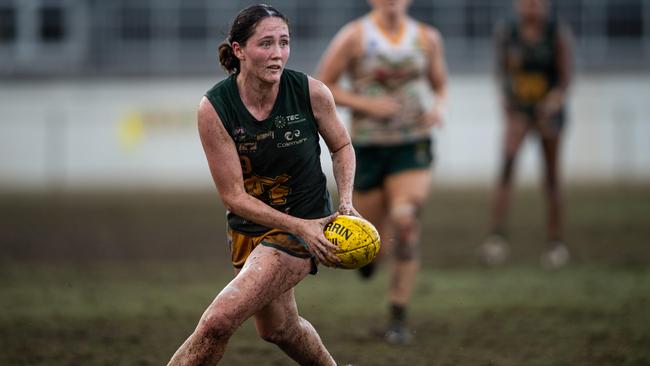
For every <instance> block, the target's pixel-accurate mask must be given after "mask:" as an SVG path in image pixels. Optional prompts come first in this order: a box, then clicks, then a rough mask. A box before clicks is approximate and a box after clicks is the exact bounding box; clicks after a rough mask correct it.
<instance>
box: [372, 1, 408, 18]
mask: <svg viewBox="0 0 650 366" xmlns="http://www.w3.org/2000/svg"><path fill="white" fill-rule="evenodd" d="M369 1H370V5H371V6H372V8H373V9H374V10H377V11H379V12H383V13H386V14H391V15H401V14H406V12H407V10H408V7H409V5H411V0H369Z"/></svg>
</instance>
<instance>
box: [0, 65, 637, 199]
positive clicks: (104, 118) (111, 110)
mask: <svg viewBox="0 0 650 366" xmlns="http://www.w3.org/2000/svg"><path fill="white" fill-rule="evenodd" d="M218 79H219V77H216V76H215V77H214V78H189V77H188V78H184V79H135V80H134V79H113V80H108V79H106V80H95V79H90V80H85V79H83V80H60V81H39V80H30V81H20V82H19V81H8V82H5V83H3V85H2V86H1V87H0V100H1V101H2V122H1V123H0V188H7V189H37V190H41V189H48V190H49V189H55V190H57V189H62V190H72V189H80V188H81V189H83V188H87V189H98V188H109V189H113V188H119V189H123V188H133V187H135V188H140V189H142V188H145V189H156V188H180V189H186V188H189V189H196V188H201V189H203V188H208V189H212V181H211V178H210V175H209V172H208V168H207V165H206V161H205V157H204V155H203V151H202V149H201V145H200V142H199V139H198V134H197V130H196V119H195V113H196V112H195V111H196V106H197V104H198V101H199V99H200V98H201V96H202V95H203V93H204V92H205V91H206V90H207V89H208V88H210V87H211V86H212V84H213V83H215V82H216V81H217V80H218ZM449 83H450V94H451V95H450V100H451V106H450V107H451V108H450V113H449V116H448V119H447V121H446V125H445V127H444V128H443V129H441V130H438V131H436V132H435V134H436V153H437V158H436V172H435V173H436V174H435V182H436V184H453V185H457V184H469V185H481V186H488V185H490V183H491V182H492V180H493V179H494V178H495V177H496V173H497V164H498V149H499V147H500V133H501V126H502V124H501V121H500V117H501V116H500V112H499V110H498V100H497V94H496V93H495V92H494V91H495V90H496V85H495V81H494V80H493V79H492V78H491V77H490V76H488V75H487V74H454V75H452V76H451V78H450V80H449ZM649 95H650V74H645V75H625V74H614V75H600V74H579V75H577V77H576V83H575V86H574V87H573V88H572V91H571V98H570V108H569V123H568V126H567V135H566V141H565V145H564V146H565V148H564V149H563V161H564V162H565V164H564V171H565V176H566V178H567V180H568V181H569V182H587V183H589V182H592V183H610V184H611V183H619V182H645V183H648V182H650V145H649V144H648V143H647V139H648V136H650V123H648V116H650V104H648V96H649ZM342 112H343V115H344V116H345V111H344V110H342ZM532 142H533V141H530V142H529V143H527V144H526V145H525V148H524V151H523V154H522V156H521V158H520V161H519V162H518V164H519V167H520V170H519V171H518V179H521V180H523V181H526V182H529V183H530V182H534V183H536V182H537V180H538V178H539V172H540V171H541V162H540V161H539V158H540V154H539V148H540V147H539V145H538V144H536V143H532ZM323 151H326V150H325V149H324V150H323ZM322 161H323V164H324V166H325V168H326V169H327V170H329V167H330V164H331V163H330V160H329V157H328V156H327V154H324V156H323V159H322ZM330 182H332V180H330Z"/></svg>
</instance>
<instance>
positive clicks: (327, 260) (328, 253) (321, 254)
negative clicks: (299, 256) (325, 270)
mask: <svg viewBox="0 0 650 366" xmlns="http://www.w3.org/2000/svg"><path fill="white" fill-rule="evenodd" d="M338 215H339V213H338V212H336V213H334V214H332V215H329V216H327V217H323V218H320V219H313V220H301V221H300V222H301V224H300V227H299V228H298V230H296V234H298V236H300V237H301V238H302V239H303V240H304V241H305V242H306V243H307V246H308V248H307V249H308V250H309V251H310V252H311V253H312V254H313V255H314V256H316V259H318V262H320V263H322V264H324V265H326V266H328V267H336V266H337V264H338V263H340V262H341V259H339V257H337V256H336V255H335V254H334V253H335V252H336V251H338V249H339V248H338V247H337V246H336V245H334V244H333V243H332V242H330V241H329V240H327V238H325V234H324V233H323V230H324V229H325V225H327V224H329V222H330V221H332V220H334V219H335V218H336V216H338Z"/></svg>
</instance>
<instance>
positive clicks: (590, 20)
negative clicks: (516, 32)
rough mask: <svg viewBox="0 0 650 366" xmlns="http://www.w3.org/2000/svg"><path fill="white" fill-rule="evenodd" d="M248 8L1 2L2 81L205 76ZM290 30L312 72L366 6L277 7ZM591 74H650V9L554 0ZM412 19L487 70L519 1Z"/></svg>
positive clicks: (425, 12)
mask: <svg viewBox="0 0 650 366" xmlns="http://www.w3.org/2000/svg"><path fill="white" fill-rule="evenodd" d="M248 4H249V2H248V1H232V0H231V1H225V0H222V1H216V0H113V1H101V0H0V76H5V77H11V76H31V75H115V74H151V75H169V74H184V75H186V74H201V73H208V72H213V71H215V70H216V69H217V68H218V66H217V59H216V49H217V45H218V43H220V42H221V41H222V40H223V38H224V35H225V33H226V32H227V30H228V27H229V25H230V22H231V20H232V18H233V17H234V15H235V14H236V13H237V12H238V10H239V9H241V8H243V7H244V6H246V5H248ZM273 4H274V6H276V7H277V8H278V9H279V10H280V11H282V12H283V13H285V15H287V17H288V18H289V20H290V22H291V29H292V38H293V40H292V42H293V44H294V47H293V53H292V60H291V62H292V64H293V65H295V66H294V67H297V68H301V69H304V70H306V71H311V70H313V69H314V68H315V67H316V62H318V59H319V57H320V56H321V54H322V52H323V50H324V48H325V47H326V45H327V43H328V42H329V40H330V39H331V37H333V36H334V34H335V33H336V32H337V31H338V29H339V28H340V27H341V26H342V25H343V24H345V23H346V22H348V21H350V20H352V19H354V18H356V17H358V16H360V15H362V14H364V13H365V12H367V11H368V9H369V8H368V4H367V2H366V1H365V0H356V1H349V0H329V1H323V2H307V1H304V0H302V1H301V0H278V1H275V2H274V3H273ZM552 12H553V13H554V15H556V16H557V17H559V18H561V19H562V20H563V21H565V22H566V23H567V24H569V25H570V26H571V28H572V29H573V31H574V33H575V36H576V55H577V60H578V64H579V66H580V67H582V68H584V69H586V70H611V69H615V68H619V67H625V68H630V67H632V68H639V69H648V67H649V65H650V0H561V1H560V0H556V1H554V5H553V8H552ZM410 13H411V15H412V16H413V17H414V18H416V19H418V20H421V21H424V22H427V23H430V24H432V25H434V26H436V27H437V28H438V29H440V31H441V33H442V34H443V36H444V39H445V46H446V50H447V59H448V61H449V64H450V69H451V70H452V71H484V70H488V69H489V68H490V65H491V62H492V50H491V47H492V42H491V36H492V30H493V28H494V25H495V23H496V22H497V21H499V20H500V19H504V18H508V17H512V14H513V12H512V0H430V1H423V0H420V1H418V0H414V1H413V2H412V6H411V9H410Z"/></svg>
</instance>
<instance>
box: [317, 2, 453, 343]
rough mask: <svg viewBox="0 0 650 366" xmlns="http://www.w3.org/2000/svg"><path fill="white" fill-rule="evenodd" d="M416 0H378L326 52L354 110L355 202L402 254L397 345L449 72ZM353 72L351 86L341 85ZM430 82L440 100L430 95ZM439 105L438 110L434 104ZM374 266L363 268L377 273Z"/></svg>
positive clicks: (333, 78) (334, 85)
mask: <svg viewBox="0 0 650 366" xmlns="http://www.w3.org/2000/svg"><path fill="white" fill-rule="evenodd" d="M410 3H411V2H410V1H409V0H390V1H388V0H371V1H370V5H371V8H372V9H371V11H370V12H369V13H368V14H366V15H364V16H363V17H361V18H359V19H357V20H354V21H352V22H350V23H348V24H347V25H345V26H344V27H343V28H342V29H341V30H340V31H339V33H338V34H337V35H336V37H335V38H334V39H333V40H332V42H331V44H330V46H329V48H328V49H327V51H326V52H325V54H324V55H323V58H322V60H321V64H320V70H319V79H321V80H322V81H323V82H324V83H326V84H327V85H328V86H329V87H330V89H331V90H332V93H333V94H334V98H335V100H336V102H337V103H338V104H339V105H341V106H345V107H349V108H350V110H351V113H352V119H351V125H350V134H351V137H352V142H353V144H354V149H355V153H356V157H357V170H356V173H355V182H354V205H355V207H356V208H357V209H358V210H359V212H360V213H361V214H362V215H363V217H365V218H366V219H368V220H370V221H371V222H372V223H373V224H374V225H375V226H376V227H377V228H378V230H379V231H380V233H381V235H382V239H383V240H382V253H385V252H386V251H387V250H388V251H390V252H392V254H393V256H394V265H393V267H392V273H391V280H390V288H389V292H388V301H389V306H390V321H389V324H388V326H387V328H386V329H384V330H382V335H383V336H384V337H385V338H386V340H388V341H389V342H393V343H404V342H407V341H408V340H409V338H410V336H411V335H410V333H409V332H408V330H407V328H406V324H405V318H406V308H407V306H408V304H409V301H410V298H411V294H412V291H413V286H414V283H415V280H416V275H417V273H418V270H419V266H420V262H419V252H418V246H419V242H420V222H419V213H420V209H421V208H422V206H423V204H424V202H425V201H426V199H427V197H428V195H429V190H430V187H431V167H432V162H433V153H432V127H434V126H440V125H441V123H442V119H443V114H444V109H445V107H446V99H447V88H446V78H447V71H446V65H445V60H444V54H443V43H442V39H441V36H440V33H439V32H438V31H437V30H436V29H434V28H432V27H430V26H428V25H425V24H422V23H420V22H418V21H416V20H414V19H412V18H411V17H409V16H408V14H407V11H408V8H409V6H410ZM344 75H347V76H348V77H349V79H350V82H351V88H350V89H345V88H342V87H341V86H339V80H340V79H341V78H342V76H344ZM427 84H428V85H430V87H431V89H432V90H433V92H434V94H435V97H436V98H435V103H428V101H426V100H425V99H426V98H427V97H428V96H429V97H430V93H428V92H425V93H423V89H422V87H423V86H425V85H427ZM428 106H431V107H428ZM374 268H375V267H374V263H373V264H371V265H369V266H366V267H364V268H362V269H361V274H362V275H363V276H364V277H366V278H367V277H370V276H371V275H372V273H373V271H374Z"/></svg>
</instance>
